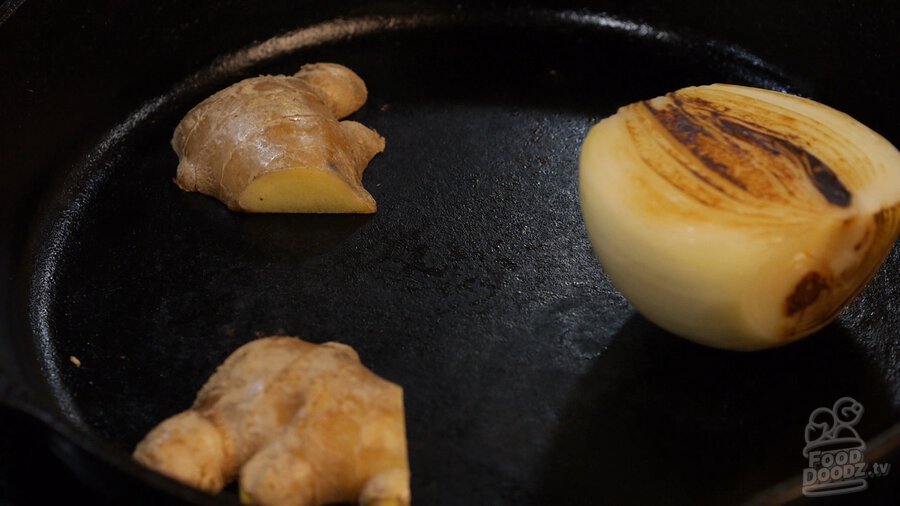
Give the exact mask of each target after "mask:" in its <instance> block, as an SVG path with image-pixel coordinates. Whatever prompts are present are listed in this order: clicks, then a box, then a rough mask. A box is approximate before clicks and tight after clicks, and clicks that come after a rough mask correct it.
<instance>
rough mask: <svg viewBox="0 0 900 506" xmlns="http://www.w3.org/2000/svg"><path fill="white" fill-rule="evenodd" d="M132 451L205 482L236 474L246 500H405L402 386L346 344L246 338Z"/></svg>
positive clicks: (203, 485) (179, 475) (368, 505)
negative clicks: (185, 406)
mask: <svg viewBox="0 0 900 506" xmlns="http://www.w3.org/2000/svg"><path fill="white" fill-rule="evenodd" d="M134 458H135V459H136V460H137V461H138V462H140V463H142V464H144V465H145V466H147V467H150V468H151V469H154V470H156V471H158V472H160V473H162V474H165V475H167V476H170V477H172V478H174V479H176V480H179V481H181V482H183V483H185V484H187V485H190V486H192V487H195V488H199V489H201V490H204V491H206V492H209V493H218V492H219V491H221V490H222V488H223V487H224V486H225V485H227V484H228V483H229V482H231V481H233V480H234V479H236V478H239V479H240V490H241V500H242V502H244V503H247V504H260V505H266V506H268V505H275V506H277V505H295V506H298V505H299V506H311V505H322V504H332V503H342V502H357V503H359V504H361V505H365V506H375V505H378V506H389V505H390V506H406V505H408V504H410V491H409V462H408V458H407V450H406V427H405V421H404V413H403V390H402V389H401V388H400V387H399V386H398V385H396V384H394V383H391V382H389V381H386V380H384V379H382V378H380V377H378V376H377V375H375V374H374V373H372V372H371V371H370V370H368V369H367V368H366V367H365V366H363V365H362V364H361V363H360V361H359V357H358V355H357V354H356V352H355V351H354V350H353V349H352V348H350V347H349V346H346V345H343V344H339V343H325V344H321V345H316V344H312V343H308V342H306V341H302V340H300V339H297V338H293V337H283V336H277V337H269V338H263V339H259V340H256V341H252V342H250V343H248V344H246V345H244V346H242V347H241V348H239V349H238V350H236V351H235V352H234V353H233V354H232V355H231V356H230V357H228V359H227V360H225V362H224V363H223V364H222V365H221V366H219V368H218V369H217V370H216V372H215V373H214V374H213V375H212V377H210V379H209V381H207V383H206V384H205V385H204V386H203V388H202V389H201V390H200V392H199V393H198V395H197V399H196V401H195V402H194V404H193V406H192V407H191V408H190V409H189V410H187V411H184V412H182V413H179V414H177V415H175V416H173V417H171V418H169V419H167V420H165V421H163V422H162V423H160V424H159V425H158V426H157V427H156V428H154V429H153V430H152V431H150V433H149V434H147V436H146V437H145V438H144V440H143V441H141V442H140V443H139V444H138V445H137V448H136V449H135V451H134Z"/></svg>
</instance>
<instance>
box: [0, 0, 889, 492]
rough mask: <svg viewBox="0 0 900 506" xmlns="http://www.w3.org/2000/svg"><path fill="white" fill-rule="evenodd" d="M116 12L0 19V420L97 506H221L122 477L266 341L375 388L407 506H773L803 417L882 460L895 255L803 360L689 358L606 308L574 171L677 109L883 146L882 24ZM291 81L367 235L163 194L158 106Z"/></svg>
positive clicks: (167, 176)
mask: <svg viewBox="0 0 900 506" xmlns="http://www.w3.org/2000/svg"><path fill="white" fill-rule="evenodd" d="M122 4H123V3H122V2H93V3H91V4H90V5H87V6H85V5H78V6H75V5H70V4H69V3H65V4H59V3H53V5H51V2H39V1H36V0H35V1H28V2H24V3H23V2H22V1H12V2H6V3H5V4H3V7H2V8H0V69H3V70H2V72H3V75H4V78H3V79H0V128H2V130H0V133H2V135H0V168H2V171H0V178H2V179H0V192H2V199H0V201H2V204H0V205H2V211H3V213H2V223H0V224H2V227H3V228H2V240H3V242H2V250H0V263H2V269H3V273H4V283H3V284H2V285H0V286H2V288H0V297H2V301H0V308H2V309H0V311H2V314H0V317H2V330H0V366H2V374H0V399H2V400H3V401H4V402H5V403H6V404H7V405H8V406H11V407H12V408H13V409H18V410H23V411H25V412H27V413H29V414H31V415H33V416H34V417H35V418H36V419H37V420H40V421H41V422H43V423H44V424H46V426H47V427H48V428H49V429H50V430H49V431H48V439H47V441H48V442H49V444H50V445H51V446H52V448H53V450H54V452H55V453H56V454H57V455H58V456H59V457H60V458H61V459H62V460H63V461H64V462H66V463H67V464H69V465H70V467H71V468H72V469H73V471H74V472H76V473H78V474H79V476H80V477H81V478H82V479H84V480H85V481H86V482H87V483H89V484H91V485H93V486H96V487H97V488H98V489H99V490H102V491H104V493H105V494H107V495H108V496H109V497H112V498H117V500H122V501H127V502H147V503H155V502H159V501H162V500H165V499H169V500H176V499H177V500H181V501H188V502H195V503H205V502H215V503H217V504H218V503H234V502H235V501H236V499H235V494H234V492H233V490H228V491H226V493H224V494H223V495H221V496H220V497H218V498H215V499H212V498H208V497H206V496H204V495H203V494H200V493H197V492H193V491H191V490H188V489H186V488H185V487H182V486H180V485H178V484H176V483H174V482H171V481H169V480H167V479H164V478H162V477H160V476H157V475H154V474H153V473H150V472H148V471H146V470H144V469H142V468H140V467H139V466H137V465H135V464H133V463H132V462H131V461H130V460H129V456H128V455H129V452H130V450H131V449H132V448H133V445H134V444H135V443H136V442H137V441H138V440H139V439H140V438H141V437H142V435H143V434H144V433H145V432H146V431H147V430H148V429H149V428H150V427H152V426H153V425H154V424H155V423H157V422H158V421H160V420H161V419H163V418H164V417H166V416H168V415H170V414H172V413H174V412H176V411H179V410H181V409H184V408H185V407H186V406H188V405H189V404H190V402H191V400H192V397H193V395H194V393H195V392H196V390H197V389H198V388H199V386H200V385H201V384H202V383H203V381H204V380H205V378H206V377H207V376H208V375H209V374H210V373H211V371H212V370H213V369H214V367H215V366H216V364H218V363H219V362H221V361H222V360H223V359H224V358H225V357H226V356H227V355H228V354H229V353H230V352H231V351H233V350H234V349H235V348H237V347H238V346H239V345H241V344H242V343H244V342H247V341H248V340H250V339H252V338H253V337H254V336H255V335H257V334H271V333H276V332H286V333H289V334H292V335H298V336H300V337H303V338H305V339H309V340H313V341H328V340H340V341H343V342H346V343H348V344H350V345H352V346H354V347H355V348H356V349H357V350H358V351H359V352H360V355H361V356H362V358H363V361H364V362H365V363H366V364H367V365H369V366H370V367H371V368H372V369H373V370H375V371H376V372H377V373H379V374H381V375H383V376H385V377H387V378H389V379H391V380H393V381H396V382H398V383H400V384H402V385H403V386H404V387H405V395H406V406H407V420H408V422H407V423H408V436H409V450H410V458H411V464H412V469H413V495H414V497H415V500H416V503H417V504H428V505H435V504H595V503H601V502H613V503H622V502H626V503H669V502H677V503H696V502H702V503H710V502H711V503H734V502H738V501H746V500H753V501H757V502H784V501H790V500H793V499H796V498H798V497H799V486H800V472H801V470H802V469H803V468H804V467H806V461H805V459H804V457H803V455H802V453H801V452H802V448H803V445H804V439H803V434H804V428H805V425H806V421H807V417H808V415H809V413H810V412H811V411H812V410H813V409H815V408H817V407H820V406H830V405H831V404H832V403H833V402H834V401H835V400H836V399H837V398H839V397H842V396H852V397H853V398H855V399H857V400H858V401H860V402H861V403H862V404H863V405H864V406H865V410H866V411H865V415H864V417H863V419H862V422H861V423H860V424H859V425H858V426H857V430H858V432H859V433H860V434H861V436H862V437H864V438H865V439H866V440H868V442H869V453H868V454H867V460H869V461H870V462H872V461H879V460H880V461H888V460H889V459H891V458H894V457H892V454H891V452H892V451H894V452H896V447H897V445H898V430H900V429H898V425H897V423H898V420H900V356H898V350H900V340H898V339H900V338H898V330H900V312H898V300H900V288H898V286H897V281H898V280H900V252H898V250H897V249H895V250H894V252H893V254H892V255H891V257H890V258H889V260H888V262H887V264H886V265H885V267H884V268H883V269H882V270H881V271H880V273H879V274H878V276H877V277H876V278H875V280H874V282H873V283H872V284H871V286H870V287H869V288H868V289H867V290H866V291H865V293H863V294H862V296H861V297H860V298H859V299H858V300H857V301H856V302H855V303H853V304H852V305H851V306H850V307H849V308H848V309H847V310H846V311H845V312H844V313H843V314H842V316H841V317H840V319H839V321H838V322H837V323H835V324H833V325H831V326H829V327H827V328H826V329H824V330H823V331H822V332H820V333H819V334H817V335H815V336H813V337H811V338H809V339H808V340H806V341H803V342H801V343H798V344H795V345H791V346H788V347H785V348H783V349H778V350H772V351H767V352H760V353H751V354H741V353H729V352H724V351H717V350H712V349H707V348H703V347H700V346H696V345H693V344H690V343H688V342H686V341H683V340H681V339H679V338H677V337H675V336H672V335H670V334H667V333H666V332H664V331H662V330H661V329H659V328H657V327H655V326H654V325H652V324H650V323H649V322H647V321H646V320H645V319H643V318H642V317H641V316H639V315H637V314H636V313H635V312H634V311H633V309H632V308H631V307H630V306H629V305H628V303H627V302H626V301H625V300H624V299H623V298H622V297H621V295H619V294H618V293H617V292H616V291H615V289H614V288H613V287H612V286H611V285H610V283H609V281H608V279H607V278H606V276H605V274H604V273H603V271H602V270H601V268H600V267H599V265H598V264H597V262H596V261H595V259H594V257H593V255H592V254H591V250H590V245H589V242H588V240H587V237H586V235H585V231H584V227H583V224H582V220H581V217H580V213H579V208H578V202H577V186H576V181H577V179H576V176H577V165H576V162H577V155H578V149H579V145H580V142H581V140H582V138H583V136H584V134H585V132H586V130H587V128H588V127H589V126H590V125H591V124H592V123H594V122H596V121H597V120H599V119H600V118H602V117H604V116H606V115H609V114H611V113H613V112H614V111H615V110H616V108H617V107H618V106H620V105H623V104H625V103H628V102H631V101H634V100H638V99H643V98H649V97H653V96H656V95H659V94H662V93H665V92H667V91H670V90H673V89H676V88H679V87H682V86H687V85H693V84H705V83H710V82H732V83H740V84H749V85H755V86H762V87H767V88H772V89H777V90H782V91H789V92H792V93H797V94H801V95H805V96H809V97H812V98H815V99H818V100H820V101H823V102H825V103H827V104H830V105H832V106H834V107H837V108H839V109H841V110H844V111H846V112H848V113H850V114H852V115H854V116H855V117H857V118H858V119H860V120H861V121H863V122H864V123H866V124H868V125H870V126H871V127H873V128H874V129H875V130H877V131H879V132H880V133H882V134H883V135H885V136H886V137H887V138H888V139H890V140H892V141H893V142H895V143H900V126H898V123H897V122H896V117H897V114H898V113H900V98H898V95H897V94H896V93H895V92H894V89H895V87H894V85H893V84H891V83H890V82H889V81H888V76H891V75H896V74H898V71H900V68H898V66H900V64H898V61H900V58H898V57H900V54H898V48H900V40H898V35H897V34H898V33H900V31H898V29H897V28H898V27H897V26H896V20H897V19H898V16H897V14H898V9H897V8H896V7H890V6H888V5H887V3H885V5H882V6H881V7H879V8H874V7H872V8H863V7H859V6H852V5H850V4H849V3H845V2H836V1H833V2H818V3H816V4H815V6H814V7H813V6H812V4H804V5H807V6H801V5H793V6H782V5H781V4H780V3H779V2H773V1H760V0H756V1H753V2H739V3H734V2H728V3H727V5H724V4H726V3H725V2H704V1H691V2H677V3H676V2H673V3H672V5H663V4H658V3H656V2H635V1H631V2H612V1H610V2H594V3H588V2H552V3H551V2H532V3H530V4H528V5H512V4H509V5H507V4H506V3H505V2H499V3H491V4H490V5H481V4H477V3H474V2H453V3H442V2H414V3H409V2H405V3H399V2H358V3H357V2H347V3H342V4H341V5H333V4H331V3H317V2H302V1H297V0H291V1H270V2H265V3H262V2H260V3H257V2H251V1H237V0H236V1H209V2H191V3H190V5H186V4H187V3H186V2H174V1H162V2H152V3H147V2H125V4H127V5H125V6H123V5H122ZM151 4H152V5H151ZM798 4H799V2H798ZM311 61H336V62H340V63H343V64H346V65H348V66H350V67H351V68H353V69H355V70H357V71H358V72H359V73H360V74H361V75H362V76H363V77H364V79H365V80H366V82H367V83H368V86H369V90H370V98H369V102H368V104H367V105H366V106H365V107H364V108H363V109H362V110H361V111H360V112H358V113H357V114H356V115H355V117H354V119H356V120H358V121H361V122H363V123H365V124H367V125H369V126H371V127H373V128H375V129H376V130H378V131H379V132H380V133H381V134H382V135H384V136H385V137H386V138H387V144H388V147H387V151H386V152H385V153H384V154H382V155H379V156H378V157H377V158H376V159H375V160H374V161H373V162H372V164H371V165H370V167H369V169H368V172H367V173H366V177H365V184H366V186H367V187H368V188H369V189H370V190H371V191H372V193H373V194H374V196H375V198H376V199H377V200H378V203H379V211H378V213H377V214H375V215H374V216H371V217H359V216H247V215H239V214H234V213H231V212H229V211H227V210H226V209H225V208H224V207H223V206H222V205H220V204H219V203H217V202H215V201H213V200H212V199H209V198H206V197H203V196H200V195H196V194H186V193H183V192H181V191H179V190H178V189H177V188H176V186H175V185H174V184H173V183H172V181H171V178H172V176H173V175H174V170H175V165H176V158H175V155H174V154H173V153H172V151H171V149H170V148H169V145H168V141H169V138H170V136H171V132H172V130H173V128H174V126H175V124H176V123H177V121H178V120H179V119H180V117H181V116H182V115H183V114H184V113H185V112H186V111H187V110H188V109H189V108H190V107H192V106H193V105H194V104H196V103H197V102H198V101H199V100H201V99H202V98H204V97H206V96H207V95H209V94H211V93H212V92H214V91H216V90H218V89H220V88H222V87H224V86H226V85H228V84H230V83H233V82H235V81H237V80H239V79H241V78H244V77H248V76H254V75H257V74H260V73H290V72H294V71H295V70H296V69H297V68H298V67H299V66H300V65H301V64H303V63H305V62H311ZM70 356H74V357H77V358H78V359H79V360H80V363H81V366H80V367H76V366H75V365H74V364H73V363H71V362H70V358H69V357H70ZM893 455H896V453H894V454H893ZM895 472H896V471H895ZM879 480H880V481H879ZM894 480H895V477H887V478H880V479H874V478H873V479H871V480H870V490H868V491H865V492H861V493H859V494H856V495H855V496H854V497H853V500H854V502H857V503H864V502H866V501H870V502H871V503H877V502H880V501H882V500H885V501H887V500H890V497H896V496H890V494H891V493H895V492H891V489H888V488H886V487H887V484H889V483H891V482H892V481H894ZM886 494H887V495H886Z"/></svg>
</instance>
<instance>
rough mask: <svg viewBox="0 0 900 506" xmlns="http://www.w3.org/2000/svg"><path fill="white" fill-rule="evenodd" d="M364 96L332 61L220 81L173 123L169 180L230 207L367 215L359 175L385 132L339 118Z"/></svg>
mask: <svg viewBox="0 0 900 506" xmlns="http://www.w3.org/2000/svg"><path fill="white" fill-rule="evenodd" d="M366 97H367V90H366V85H365V83H364V82H363V80H362V79H360V77H359V76H358V75H356V74H355V73H354V72H353V71H352V70H350V69H348V68H347V67H344V66H342V65H338V64H335V63H316V64H309V65H304V66H303V67H302V68H301V69H300V71H299V72H297V73H296V74H294V75H293V76H284V75H279V76H260V77H255V78H251V79H245V80H243V81H241V82H239V83H236V84H234V85H232V86H229V87H228V88H225V89H224V90H222V91H219V92H218V93H216V94H214V95H213V96H211V97H209V98H207V99H206V100H204V101H203V102H201V103H200V104H199V105H197V106H196V107H194V108H193V109H191V111H190V112H188V113H187V115H185V117H184V119H182V120H181V122H180V123H179V124H178V127H177V128H176V129H175V134H174V136H173V137H172V148H173V149H174V150H175V153H176V154H177V155H178V158H179V163H178V173H177V175H176V178H175V182H176V183H177V184H178V186H179V187H181V189H183V190H186V191H194V192H200V193H204V194H206V195H210V196H213V197H215V198H217V199H219V200H220V201H222V202H224V203H225V204H226V205H227V206H228V207H229V209H232V210H234V211H248V212H270V213H285V212H287V213H374V212H375V209H376V206H375V199H373V198H372V196H371V195H370V194H369V192H368V191H366V190H365V188H363V186H362V175H363V171H365V169H366V166H367V165H368V164H369V161H370V160H371V159H372V157H374V156H375V155H376V154H378V153H380V152H382V151H384V138H382V137H381V136H379V135H378V134H377V133H375V131H373V130H370V129H369V128H367V127H365V126H363V125H362V124H360V123H357V122H355V121H338V120H340V119H341V118H344V117H346V116H347V115H349V114H351V113H353V112H354V111H356V110H357V109H359V108H360V107H362V105H363V104H364V103H365V102H366Z"/></svg>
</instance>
